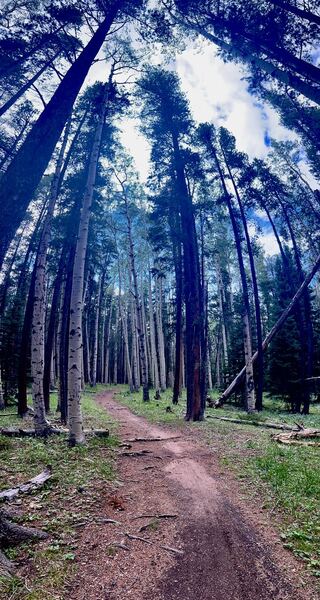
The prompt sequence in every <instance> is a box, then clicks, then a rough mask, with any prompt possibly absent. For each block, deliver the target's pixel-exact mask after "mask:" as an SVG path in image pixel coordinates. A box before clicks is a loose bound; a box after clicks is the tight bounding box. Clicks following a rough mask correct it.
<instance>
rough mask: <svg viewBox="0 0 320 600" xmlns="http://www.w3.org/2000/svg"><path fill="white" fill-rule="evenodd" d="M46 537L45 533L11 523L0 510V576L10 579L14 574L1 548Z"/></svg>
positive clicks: (12, 565) (6, 514)
mask: <svg viewBox="0 0 320 600" xmlns="http://www.w3.org/2000/svg"><path fill="white" fill-rule="evenodd" d="M47 537H48V534H47V533H46V532H45V531H41V530H40V529H35V528H34V527H22V526H21V525H17V524H16V523H12V521H11V520H10V519H9V515H8V513H7V512H5V511H4V510H3V509H2V510H0V575H4V576H6V577H10V576H12V575H14V572H15V567H14V564H13V563H12V562H11V561H10V560H9V559H8V558H7V557H6V556H5V554H4V553H3V552H2V550H1V548H8V547H10V546H17V545H18V544H21V543H22V542H29V541H31V540H45V539H46V538H47Z"/></svg>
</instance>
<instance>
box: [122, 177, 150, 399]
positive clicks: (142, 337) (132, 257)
mask: <svg viewBox="0 0 320 600" xmlns="http://www.w3.org/2000/svg"><path fill="white" fill-rule="evenodd" d="M121 187H122V192H123V199H124V203H125V214H126V220H127V236H128V243H129V260H130V269H131V275H132V284H133V295H134V301H135V306H136V324H137V334H138V340H139V352H140V361H141V384H142V390H143V401H144V402H149V383H148V367H147V360H146V348H145V334H144V328H143V321H142V306H141V299H140V297H139V289H138V278H137V270H136V264H135V253H134V242H133V235H132V226H131V217H130V213H129V205H128V198H127V193H126V189H125V186H124V184H123V183H122V182H121Z"/></svg>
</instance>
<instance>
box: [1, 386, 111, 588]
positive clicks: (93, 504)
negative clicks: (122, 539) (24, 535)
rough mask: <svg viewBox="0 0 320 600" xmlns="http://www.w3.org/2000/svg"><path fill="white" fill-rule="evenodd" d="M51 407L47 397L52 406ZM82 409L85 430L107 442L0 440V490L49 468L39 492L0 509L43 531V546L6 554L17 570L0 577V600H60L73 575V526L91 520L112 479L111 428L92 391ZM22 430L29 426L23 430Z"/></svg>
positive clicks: (33, 545)
mask: <svg viewBox="0 0 320 600" xmlns="http://www.w3.org/2000/svg"><path fill="white" fill-rule="evenodd" d="M55 403H56V398H55V396H54V395H52V405H53V406H55ZM82 406H83V412H84V421H85V427H86V428H99V429H101V428H109V429H110V428H111V435H110V436H109V437H108V438H94V437H89V436H88V439H87V443H86V445H84V446H81V447H75V448H68V446H67V440H66V437H65V436H51V437H49V438H48V439H47V440H41V439H33V438H7V437H5V436H0V472H1V475H2V477H1V481H0V489H6V488H10V487H14V486H15V485H16V484H17V483H20V482H24V481H27V480H28V479H29V478H31V477H34V476H35V475H37V474H38V473H40V471H42V470H43V468H44V467H45V466H47V465H50V466H51V468H52V477H51V479H50V480H49V481H48V482H47V483H46V484H45V486H44V487H42V488H41V489H39V490H38V491H37V492H34V493H32V494H31V495H27V496H20V497H18V498H17V499H16V500H15V501H12V502H10V503H9V504H7V503H6V505H5V507H6V509H9V510H10V512H12V514H13V515H14V518H15V520H16V521H17V522H20V523H21V524H25V525H28V526H35V527H37V528H40V529H43V530H44V531H47V532H48V533H49V540H48V541H45V542H41V543H39V542H37V543H28V544H21V545H20V546H17V547H15V548H10V549H8V550H7V551H6V553H7V556H8V558H10V559H11V560H13V561H14V562H15V563H16V565H17V566H18V570H17V573H18V575H19V576H17V577H13V578H8V577H4V576H3V577H0V598H8V599H9V598H10V599H11V600H49V599H53V598H54V599H56V600H61V599H62V598H63V588H64V587H65V585H66V583H67V582H68V581H69V580H70V579H71V577H72V576H73V574H74V572H75V571H76V563H77V537H78V534H79V532H80V531H81V527H79V523H84V522H86V521H87V520H88V519H90V518H94V515H95V514H96V511H97V507H98V504H97V503H98V502H99V497H100V494H101V489H103V487H104V486H108V482H110V481H111V480H112V479H114V475H115V473H114V452H113V450H114V448H115V446H116V445H117V439H116V437H115V425H114V423H113V422H111V421H110V417H109V416H108V414H107V413H106V411H105V410H104V409H103V408H101V407H99V406H98V405H97V404H96V403H95V402H94V393H92V390H90V391H87V393H86V394H84V396H83V401H82ZM6 412H7V413H9V412H12V408H9V409H7V410H6ZM1 414H5V413H1ZM1 421H2V424H3V426H9V425H10V426H11V425H19V426H20V427H21V426H22V425H21V421H19V420H18V419H17V418H16V417H13V416H10V417H9V416H8V417H4V418H2V419H1ZM51 421H52V422H55V421H57V415H56V414H54V413H53V414H52V415H51ZM57 424H58V423H57ZM28 425H29V426H31V423H28V422H27V423H25V424H24V425H23V426H24V427H27V426H28Z"/></svg>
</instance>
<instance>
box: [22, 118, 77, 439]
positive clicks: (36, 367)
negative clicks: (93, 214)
mask: <svg viewBox="0 0 320 600" xmlns="http://www.w3.org/2000/svg"><path fill="white" fill-rule="evenodd" d="M69 131H70V120H69V122H68V124H67V125H66V128H65V133H64V136H63V140H62V144H61V149H60V152H59V157H58V160H57V165H56V169H55V173H54V176H53V179H52V184H51V189H50V197H49V203H48V209H47V215H46V219H45V222H44V224H43V230H42V234H41V239H40V243H39V248H38V253H37V259H36V265H35V283H34V286H35V287H34V298H33V313H32V326H31V377H32V400H33V408H34V428H35V431H36V432H37V434H38V435H46V433H47V430H48V422H47V420H46V417H45V404H44V396H43V377H44V342H45V331H44V330H45V315H46V265H47V252H48V247H49V243H50V233H51V223H52V218H53V213H54V208H55V205H56V201H57V197H58V192H59V182H60V173H61V168H62V163H63V157H64V153H65V149H66V146H67V142H68V136H69Z"/></svg>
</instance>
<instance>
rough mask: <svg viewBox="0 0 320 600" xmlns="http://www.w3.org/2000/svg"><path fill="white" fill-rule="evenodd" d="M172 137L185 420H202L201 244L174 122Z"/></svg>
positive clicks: (202, 315)
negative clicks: (179, 244) (180, 247)
mask: <svg viewBox="0 0 320 600" xmlns="http://www.w3.org/2000/svg"><path fill="white" fill-rule="evenodd" d="M170 133H171V137H172V147H173V157H174V169H175V174H176V181H175V185H176V194H177V198H178V202H179V210H180V215H181V233H182V244H183V266H184V294H185V306H186V371H187V372H186V377H187V411H186V416H185V419H186V420H188V421H189V420H193V421H199V420H202V419H203V416H204V411H205V398H204V397H203V386H202V376H203V371H202V362H203V361H204V360H205V356H204V354H203V351H204V348H203V344H202V341H203V329H204V314H203V296H202V294H203V290H202V289H201V274H200V262H199V248H198V242H197V235H196V227H195V218H194V211H193V205H192V200H191V197H190V195H189V191H188V187H187V184H186V180H185V173H184V165H183V159H182V156H181V150H180V146H179V141H178V136H177V133H176V131H175V127H174V124H173V122H172V123H171V131H170Z"/></svg>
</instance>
